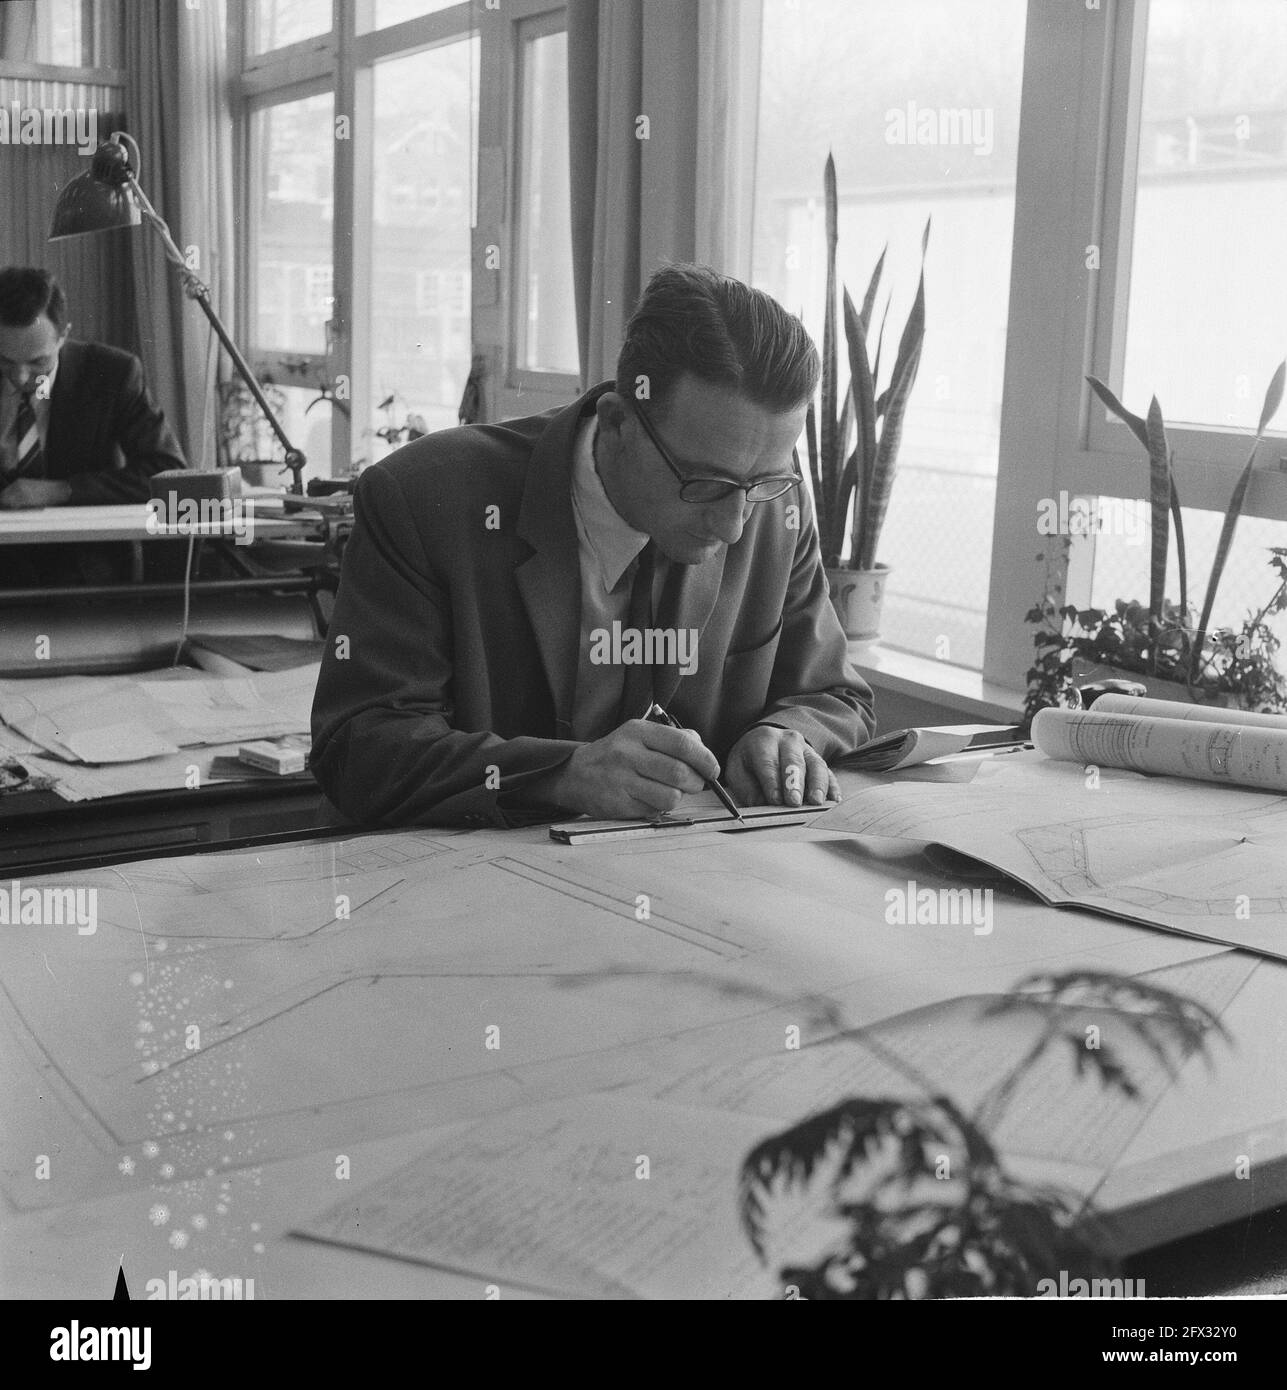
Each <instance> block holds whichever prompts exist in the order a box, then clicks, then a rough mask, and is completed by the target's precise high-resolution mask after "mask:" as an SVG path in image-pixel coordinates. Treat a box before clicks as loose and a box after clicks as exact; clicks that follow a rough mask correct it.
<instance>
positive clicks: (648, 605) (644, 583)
mask: <svg viewBox="0 0 1287 1390" xmlns="http://www.w3.org/2000/svg"><path fill="white" fill-rule="evenodd" d="M656 563H657V547H656V546H655V545H653V543H652V541H649V542H648V544H647V545H646V546H644V548H643V549H642V550H641V551H640V552H639V561H638V564H637V566H636V568H635V577H634V581H633V583H632V584H631V585H630V606H629V608H627V610H626V623H625V626H626V630H627V631H629V630H631V629H633V630H634V631H635V632H638V633H640V634H642V633H643V632H645V631H646V630H647V629H648V628H650V627H652V625H653V621H652V577H653V571H654V570H655V568H656ZM640 655H641V656H642V655H643V651H642V647H641V650H640ZM652 682H653V668H652V667H651V666H649V665H645V664H644V663H642V662H639V663H637V664H633V665H630V666H627V667H626V668H625V686H624V689H623V690H622V694H621V707H620V709H619V710H618V711H617V723H618V724H624V723H625V721H626V720H627V719H642V718H643V717H644V715H645V714H646V713H647V711H648V707H649V706H650V705H651V704H652Z"/></svg>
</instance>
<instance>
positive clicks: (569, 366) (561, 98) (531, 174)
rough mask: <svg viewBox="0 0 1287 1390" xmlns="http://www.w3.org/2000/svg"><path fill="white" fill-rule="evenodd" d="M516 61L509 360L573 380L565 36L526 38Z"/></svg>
mask: <svg viewBox="0 0 1287 1390" xmlns="http://www.w3.org/2000/svg"><path fill="white" fill-rule="evenodd" d="M520 62H521V68H520V72H521V76H520V82H521V90H522V103H523V104H522V122H521V125H520V130H521V131H522V150H521V152H520V155H519V192H518V207H519V254H518V262H517V263H518V284H517V291H518V292H517V294H516V295H515V297H514V298H515V306H514V312H515V330H516V331H515V337H516V341H517V351H516V353H515V357H514V360H515V363H516V365H517V366H519V367H522V368H526V369H527V370H529V371H536V372H562V373H566V374H568V375H570V376H578V375H579V374H580V363H579V358H578V354H577V341H576V313H575V300H574V299H573V295H572V212H571V204H570V202H569V194H568V117H567V111H568V46H567V34H566V33H558V34H545V35H542V36H541V37H539V38H532V39H528V40H527V41H526V42H524V44H523V46H522V50H521V59H520Z"/></svg>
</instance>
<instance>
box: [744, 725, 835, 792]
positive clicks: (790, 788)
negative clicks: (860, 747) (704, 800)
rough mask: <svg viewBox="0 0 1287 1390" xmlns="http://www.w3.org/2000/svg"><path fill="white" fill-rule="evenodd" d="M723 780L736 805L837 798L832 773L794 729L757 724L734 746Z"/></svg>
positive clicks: (801, 735) (802, 736)
mask: <svg viewBox="0 0 1287 1390" xmlns="http://www.w3.org/2000/svg"><path fill="white" fill-rule="evenodd" d="M724 785H725V786H726V787H727V788H728V789H729V791H730V792H731V793H732V794H733V799H734V800H735V801H737V803H738V804H739V805H741V806H800V805H802V804H807V805H810V806H817V805H819V804H820V803H822V802H824V801H839V800H840V783H839V782H837V781H836V778H835V774H834V773H833V772H832V771H831V769H830V768H829V767H828V766H827V764H826V763H825V762H824V761H823V759H822V757H821V755H820V754H818V753H815V752H814V751H813V749H812V748H810V747H809V745H808V744H807V743H806V742H805V741H804V735H803V734H799V733H797V732H796V731H795V730H794V729H777V728H772V727H770V726H769V725H766V724H757V725H756V726H755V727H754V728H753V729H748V730H747V731H746V733H744V734H743V735H742V737H741V738H739V739H738V741H737V742H736V743H735V744H734V745H733V747H732V749H731V750H730V751H729V755H728V763H727V765H726V767H725V769H724Z"/></svg>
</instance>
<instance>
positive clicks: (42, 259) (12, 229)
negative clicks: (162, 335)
mask: <svg viewBox="0 0 1287 1390" xmlns="http://www.w3.org/2000/svg"><path fill="white" fill-rule="evenodd" d="M110 99H111V98H110V97H109V96H108V95H107V93H106V89H104V88H97V87H85V86H82V85H80V84H68V83H45V82H36V81H27V80H25V79H23V80H18V79H5V80H0V104H3V106H4V107H5V108H6V109H9V108H10V107H11V104H12V103H14V102H16V103H17V104H18V107H19V108H20V109H40V108H42V107H47V106H51V107H55V108H56V109H58V110H67V109H69V108H70V109H73V110H96V111H97V112H98V130H99V138H100V139H102V138H104V137H105V136H106V134H107V133H108V132H109V131H112V130H114V129H116V128H118V127H119V125H120V123H121V119H122V118H121V115H120V113H119V111H112V110H109V109H107V105H108V101H109V100H110ZM88 168H89V160H88V159H87V158H85V157H83V156H82V155H80V154H79V153H78V152H77V148H76V146H74V145H52V144H51V145H43V144H42V145H14V144H9V145H4V146H2V147H0V171H2V178H0V266H8V265H31V266H42V267H44V268H45V269H46V270H49V271H50V272H52V274H53V276H54V278H55V279H56V280H57V281H58V283H59V284H60V285H61V286H62V288H63V292H64V294H66V296H67V310H68V316H69V318H70V319H71V323H72V333H73V335H74V336H75V337H77V338H90V339H94V340H95V341H97V342H102V343H111V344H112V345H114V346H115V347H121V348H125V349H126V350H127V351H128V352H137V351H138V335H137V332H136V331H135V324H134V312H133V307H132V306H133V297H134V296H133V276H132V273H131V271H130V268H129V257H130V232H129V230H128V229H121V230H119V231H114V232H105V233H103V234H102V235H100V236H84V237H72V238H70V239H68V240H66V241H55V242H51V241H50V240H49V229H50V226H51V224H52V222H53V216H54V204H55V203H56V202H57V201H58V195H59V193H61V192H62V190H63V189H64V188H65V187H66V186H67V184H68V183H70V182H71V180H72V179H74V178H75V177H76V176H77V175H78V174H83V173H84V172H85V170H86V169H88Z"/></svg>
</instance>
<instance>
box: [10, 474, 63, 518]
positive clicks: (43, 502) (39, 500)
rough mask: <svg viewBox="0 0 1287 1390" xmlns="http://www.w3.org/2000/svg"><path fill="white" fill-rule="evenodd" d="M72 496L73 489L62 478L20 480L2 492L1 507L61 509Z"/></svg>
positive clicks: (16, 509)
mask: <svg viewBox="0 0 1287 1390" xmlns="http://www.w3.org/2000/svg"><path fill="white" fill-rule="evenodd" d="M70 496H71V487H70V485H69V484H67V483H65V482H63V480H62V479H61V478H48V479H46V478H19V479H18V480H17V482H13V483H10V484H9V486H8V487H7V488H5V489H4V490H3V491H0V507H4V508H5V509H6V510H8V511H18V510H19V509H20V508H23V507H61V506H62V505H63V503H64V502H66V501H67V499H68V498H69V497H70Z"/></svg>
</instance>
